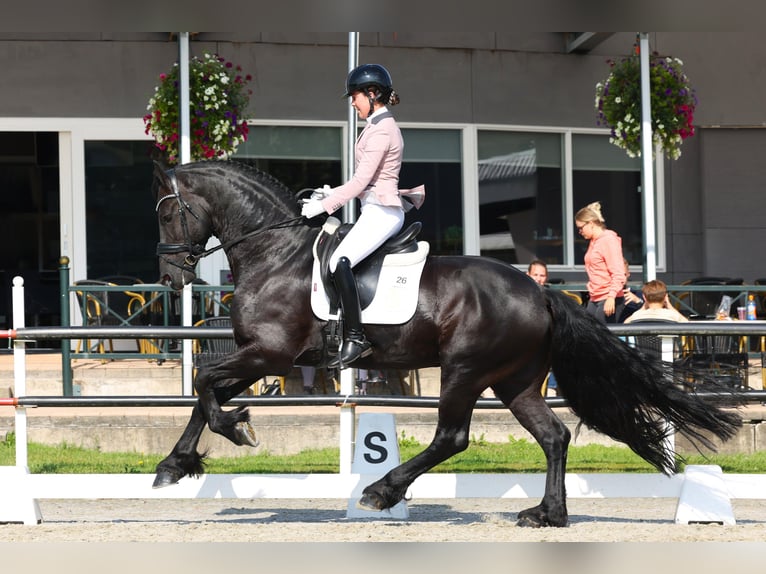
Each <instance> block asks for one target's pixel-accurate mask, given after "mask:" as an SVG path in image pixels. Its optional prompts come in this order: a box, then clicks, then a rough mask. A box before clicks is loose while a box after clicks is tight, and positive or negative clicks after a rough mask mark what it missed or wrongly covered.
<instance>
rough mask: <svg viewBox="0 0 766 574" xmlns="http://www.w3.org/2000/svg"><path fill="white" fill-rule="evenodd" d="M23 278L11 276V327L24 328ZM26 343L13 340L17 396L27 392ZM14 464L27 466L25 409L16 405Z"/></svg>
mask: <svg viewBox="0 0 766 574" xmlns="http://www.w3.org/2000/svg"><path fill="white" fill-rule="evenodd" d="M25 326H26V325H25V321H24V279H23V278H22V277H14V278H13V328H14V329H22V328H24V327H25ZM26 367H27V363H26V343H25V342H24V341H19V340H18V339H17V340H15V341H13V381H14V382H13V387H14V393H15V394H16V396H17V397H23V396H26V394H27V379H26V376H27V368H26ZM14 424H15V428H16V466H17V467H23V468H27V466H28V462H27V461H28V458H27V409H26V408H25V407H23V406H17V407H16V419H15V423H14Z"/></svg>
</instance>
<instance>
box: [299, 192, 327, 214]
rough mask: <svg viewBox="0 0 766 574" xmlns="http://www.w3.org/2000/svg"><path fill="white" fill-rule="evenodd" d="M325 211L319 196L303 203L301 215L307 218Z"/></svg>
mask: <svg viewBox="0 0 766 574" xmlns="http://www.w3.org/2000/svg"><path fill="white" fill-rule="evenodd" d="M324 212H325V209H324V206H323V205H322V201H321V200H320V199H319V198H314V197H312V198H311V199H309V200H307V201H306V203H304V204H303V207H302V208H301V215H302V216H303V217H305V218H306V219H311V218H312V217H316V216H317V215H320V214H322V213H324Z"/></svg>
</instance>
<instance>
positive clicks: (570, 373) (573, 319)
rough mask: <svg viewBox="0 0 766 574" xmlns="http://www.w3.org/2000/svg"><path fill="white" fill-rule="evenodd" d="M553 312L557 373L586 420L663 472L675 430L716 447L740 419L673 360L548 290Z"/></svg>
mask: <svg viewBox="0 0 766 574" xmlns="http://www.w3.org/2000/svg"><path fill="white" fill-rule="evenodd" d="M546 294H547V295H546V297H547V301H548V305H549V308H550V313H551V315H552V317H553V356H552V363H553V372H554V374H555V376H556V382H557V384H558V385H559V390H560V391H561V394H562V395H563V396H564V397H565V398H566V399H567V401H568V403H569V405H570V407H571V408H572V410H573V411H574V412H575V414H576V415H577V416H578V417H579V418H580V420H581V422H582V424H585V425H586V426H588V427H590V428H592V429H594V430H597V431H598V432H601V433H603V434H605V435H607V436H609V437H611V438H613V439H615V440H618V441H620V442H623V443H625V444H627V445H628V446H629V447H630V448H631V449H632V450H633V451H634V452H635V453H636V454H638V455H639V456H640V457H641V458H643V459H644V460H646V461H647V462H649V463H651V464H652V465H653V466H654V467H655V468H657V469H658V470H659V471H661V472H663V473H666V474H670V473H671V472H673V471H675V466H676V462H675V453H673V452H670V451H669V449H668V448H667V447H666V442H665V438H666V437H667V436H668V435H669V434H670V433H672V432H674V429H675V431H676V432H679V433H681V434H683V435H685V436H686V437H688V438H689V440H691V441H692V443H693V444H695V445H697V448H699V445H703V446H705V447H707V448H709V449H711V450H712V449H714V446H713V444H712V442H711V441H710V439H709V438H708V437H707V436H705V434H704V432H705V431H708V432H710V433H712V434H713V435H715V436H716V437H718V438H719V439H721V440H727V439H729V438H731V437H732V436H734V435H735V434H736V432H737V429H738V428H739V427H740V426H741V425H742V419H741V417H740V416H739V414H738V413H737V412H736V411H732V410H728V411H727V410H722V409H720V408H718V407H716V406H713V405H711V404H710V403H707V402H705V401H704V400H703V399H702V398H700V397H699V396H697V395H695V394H693V393H689V392H686V391H685V390H683V388H682V387H681V386H680V385H678V384H677V383H676V379H675V377H674V374H673V367H672V365H670V364H667V363H663V362H662V361H658V360H657V359H656V358H650V357H647V356H644V355H642V354H641V353H640V352H639V351H637V350H636V349H634V348H632V347H630V346H629V345H627V344H626V343H625V342H623V341H622V340H621V339H620V338H619V337H617V336H616V335H614V334H613V333H611V332H610V331H609V329H608V328H607V327H606V326H605V325H603V324H602V323H600V322H599V321H598V320H596V319H595V318H594V317H592V316H591V315H589V314H588V313H586V312H585V310H584V309H583V308H582V307H580V306H578V305H577V304H576V303H575V302H574V301H572V300H571V299H570V298H569V297H567V296H566V295H564V294H561V293H558V292H555V291H552V290H549V289H546Z"/></svg>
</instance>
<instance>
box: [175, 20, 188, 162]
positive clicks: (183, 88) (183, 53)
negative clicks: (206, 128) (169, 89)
mask: <svg viewBox="0 0 766 574" xmlns="http://www.w3.org/2000/svg"><path fill="white" fill-rule="evenodd" d="M178 79H179V80H180V81H179V86H178V117H179V119H180V122H179V123H180V125H179V126H178V128H179V130H180V133H179V134H178V137H179V139H180V143H181V145H180V146H179V148H178V150H179V152H180V153H179V155H180V163H182V164H184V163H189V162H190V161H191V135H190V134H191V119H190V117H189V32H179V33H178Z"/></svg>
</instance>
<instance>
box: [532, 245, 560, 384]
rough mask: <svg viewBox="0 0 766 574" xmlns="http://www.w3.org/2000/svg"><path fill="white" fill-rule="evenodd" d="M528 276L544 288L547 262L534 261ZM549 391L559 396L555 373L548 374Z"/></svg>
mask: <svg viewBox="0 0 766 574" xmlns="http://www.w3.org/2000/svg"><path fill="white" fill-rule="evenodd" d="M527 275H529V276H530V277H531V278H532V281H534V282H535V283H537V284H538V285H540V286H541V287H544V286H545V284H546V283H548V265H547V264H546V263H545V261H541V260H540V259H533V260H532V262H531V263H530V264H529V267H527ZM548 389H550V390H551V391H552V392H553V394H554V395H556V396H558V385H557V383H556V377H554V376H553V371H550V372H549V373H548Z"/></svg>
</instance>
